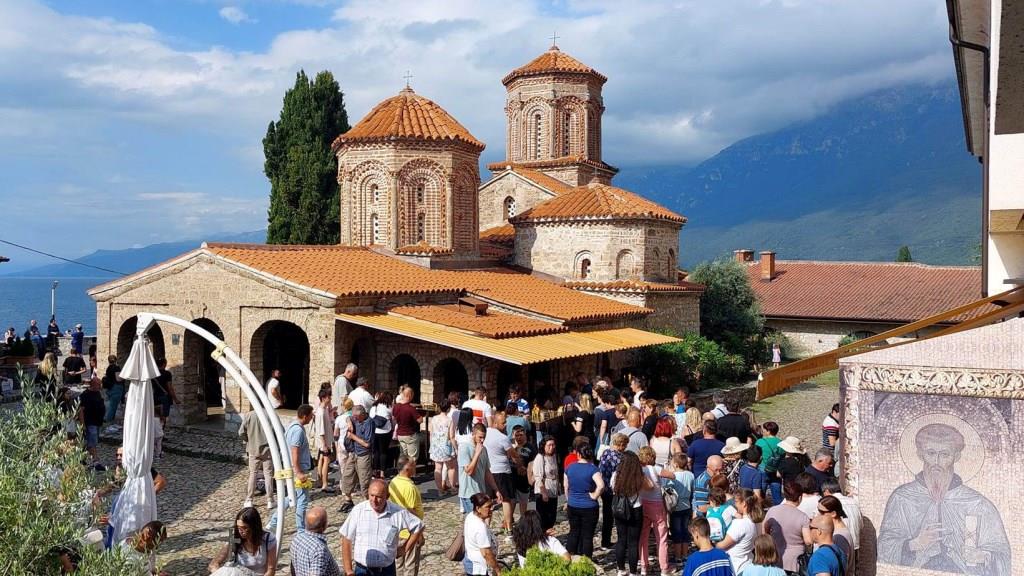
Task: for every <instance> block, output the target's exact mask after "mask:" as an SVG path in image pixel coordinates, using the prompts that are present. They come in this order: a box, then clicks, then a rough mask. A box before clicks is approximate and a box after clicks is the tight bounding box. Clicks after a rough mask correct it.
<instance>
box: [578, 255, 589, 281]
mask: <svg viewBox="0 0 1024 576" xmlns="http://www.w3.org/2000/svg"><path fill="white" fill-rule="evenodd" d="M588 276H590V258H584V259H583V260H580V280H586V279H587V277H588Z"/></svg>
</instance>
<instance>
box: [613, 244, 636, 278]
mask: <svg viewBox="0 0 1024 576" xmlns="http://www.w3.org/2000/svg"><path fill="white" fill-rule="evenodd" d="M635 275H636V262H635V261H634V259H633V252H632V251H630V250H623V251H621V252H619V256H618V257H617V258H616V260H615V279H616V280H631V279H633V277H634V276H635Z"/></svg>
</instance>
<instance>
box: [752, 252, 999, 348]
mask: <svg viewBox="0 0 1024 576" xmlns="http://www.w3.org/2000/svg"><path fill="white" fill-rule="evenodd" d="M753 254H754V253H753V251H752V250H736V251H735V252H734V255H735V258H736V259H737V260H738V261H739V262H741V263H742V264H744V265H745V266H746V270H747V277H748V278H749V279H750V285H751V287H753V289H754V292H755V293H756V294H757V298H758V300H759V301H760V303H761V311H762V312H763V313H764V316H765V321H766V324H767V325H768V327H770V328H774V329H776V330H778V331H780V332H782V333H783V334H785V335H786V337H787V338H788V339H789V342H790V344H791V347H790V349H788V350H786V351H785V352H786V354H787V355H789V356H792V357H802V356H810V355H813V354H820V353H822V352H827V351H829V350H834V349H835V348H836V347H837V346H838V345H839V341H840V340H841V339H842V338H843V337H845V336H856V337H858V338H863V337H867V336H873V335H875V334H880V333H882V332H885V331H887V330H891V329H893V328H897V327H899V326H902V325H904V324H909V323H911V322H915V321H917V320H921V319H923V318H927V317H929V316H933V315H936V314H939V313H941V312H945V311H947V310H951V309H954V308H957V307H959V306H963V305H965V304H969V303H971V302H974V301H975V300H977V299H978V295H979V294H980V292H981V268H979V267H976V266H929V265H926V264H917V263H896V262H827V261H812V260H777V259H776V257H775V253H774V252H761V254H760V260H754V259H753ZM980 313H981V311H979V312H975V313H974V314H980ZM964 319H965V318H961V317H958V318H956V319H955V321H953V322H948V323H943V324H939V325H938V326H936V327H934V328H931V329H928V330H927V331H922V332H921V333H920V334H918V336H925V335H927V334H929V333H931V332H934V331H936V330H939V329H941V328H944V327H947V326H950V325H951V324H955V323H956V322H958V321H961V320H964ZM908 339H909V338H908Z"/></svg>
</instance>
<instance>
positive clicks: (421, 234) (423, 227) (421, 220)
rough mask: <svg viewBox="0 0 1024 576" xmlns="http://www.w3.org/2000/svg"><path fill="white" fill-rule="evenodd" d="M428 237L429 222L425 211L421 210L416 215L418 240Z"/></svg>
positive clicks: (421, 240)
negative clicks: (424, 214)
mask: <svg viewBox="0 0 1024 576" xmlns="http://www.w3.org/2000/svg"><path fill="white" fill-rule="evenodd" d="M426 239H427V224H426V218H425V217H424V216H423V213H422V212H420V213H419V214H417V215H416V241H417V242H423V241H425V240H426Z"/></svg>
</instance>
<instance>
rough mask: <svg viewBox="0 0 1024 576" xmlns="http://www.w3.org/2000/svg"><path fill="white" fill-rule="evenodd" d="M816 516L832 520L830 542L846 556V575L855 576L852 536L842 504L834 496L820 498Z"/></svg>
mask: <svg viewBox="0 0 1024 576" xmlns="http://www.w3.org/2000/svg"><path fill="white" fill-rule="evenodd" d="M818 514H821V515H822V516H828V517H829V518H831V519H832V526H833V530H832V540H833V541H835V544H836V546H838V547H839V549H840V550H842V551H843V552H844V553H845V554H846V573H847V574H855V572H854V568H855V565H856V563H855V559H854V553H855V552H856V550H854V548H853V534H852V533H851V532H850V528H849V526H847V525H846V511H845V510H843V503H842V502H841V501H840V500H839V498H836V497H835V496H832V495H829V496H822V498H821V500H818Z"/></svg>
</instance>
